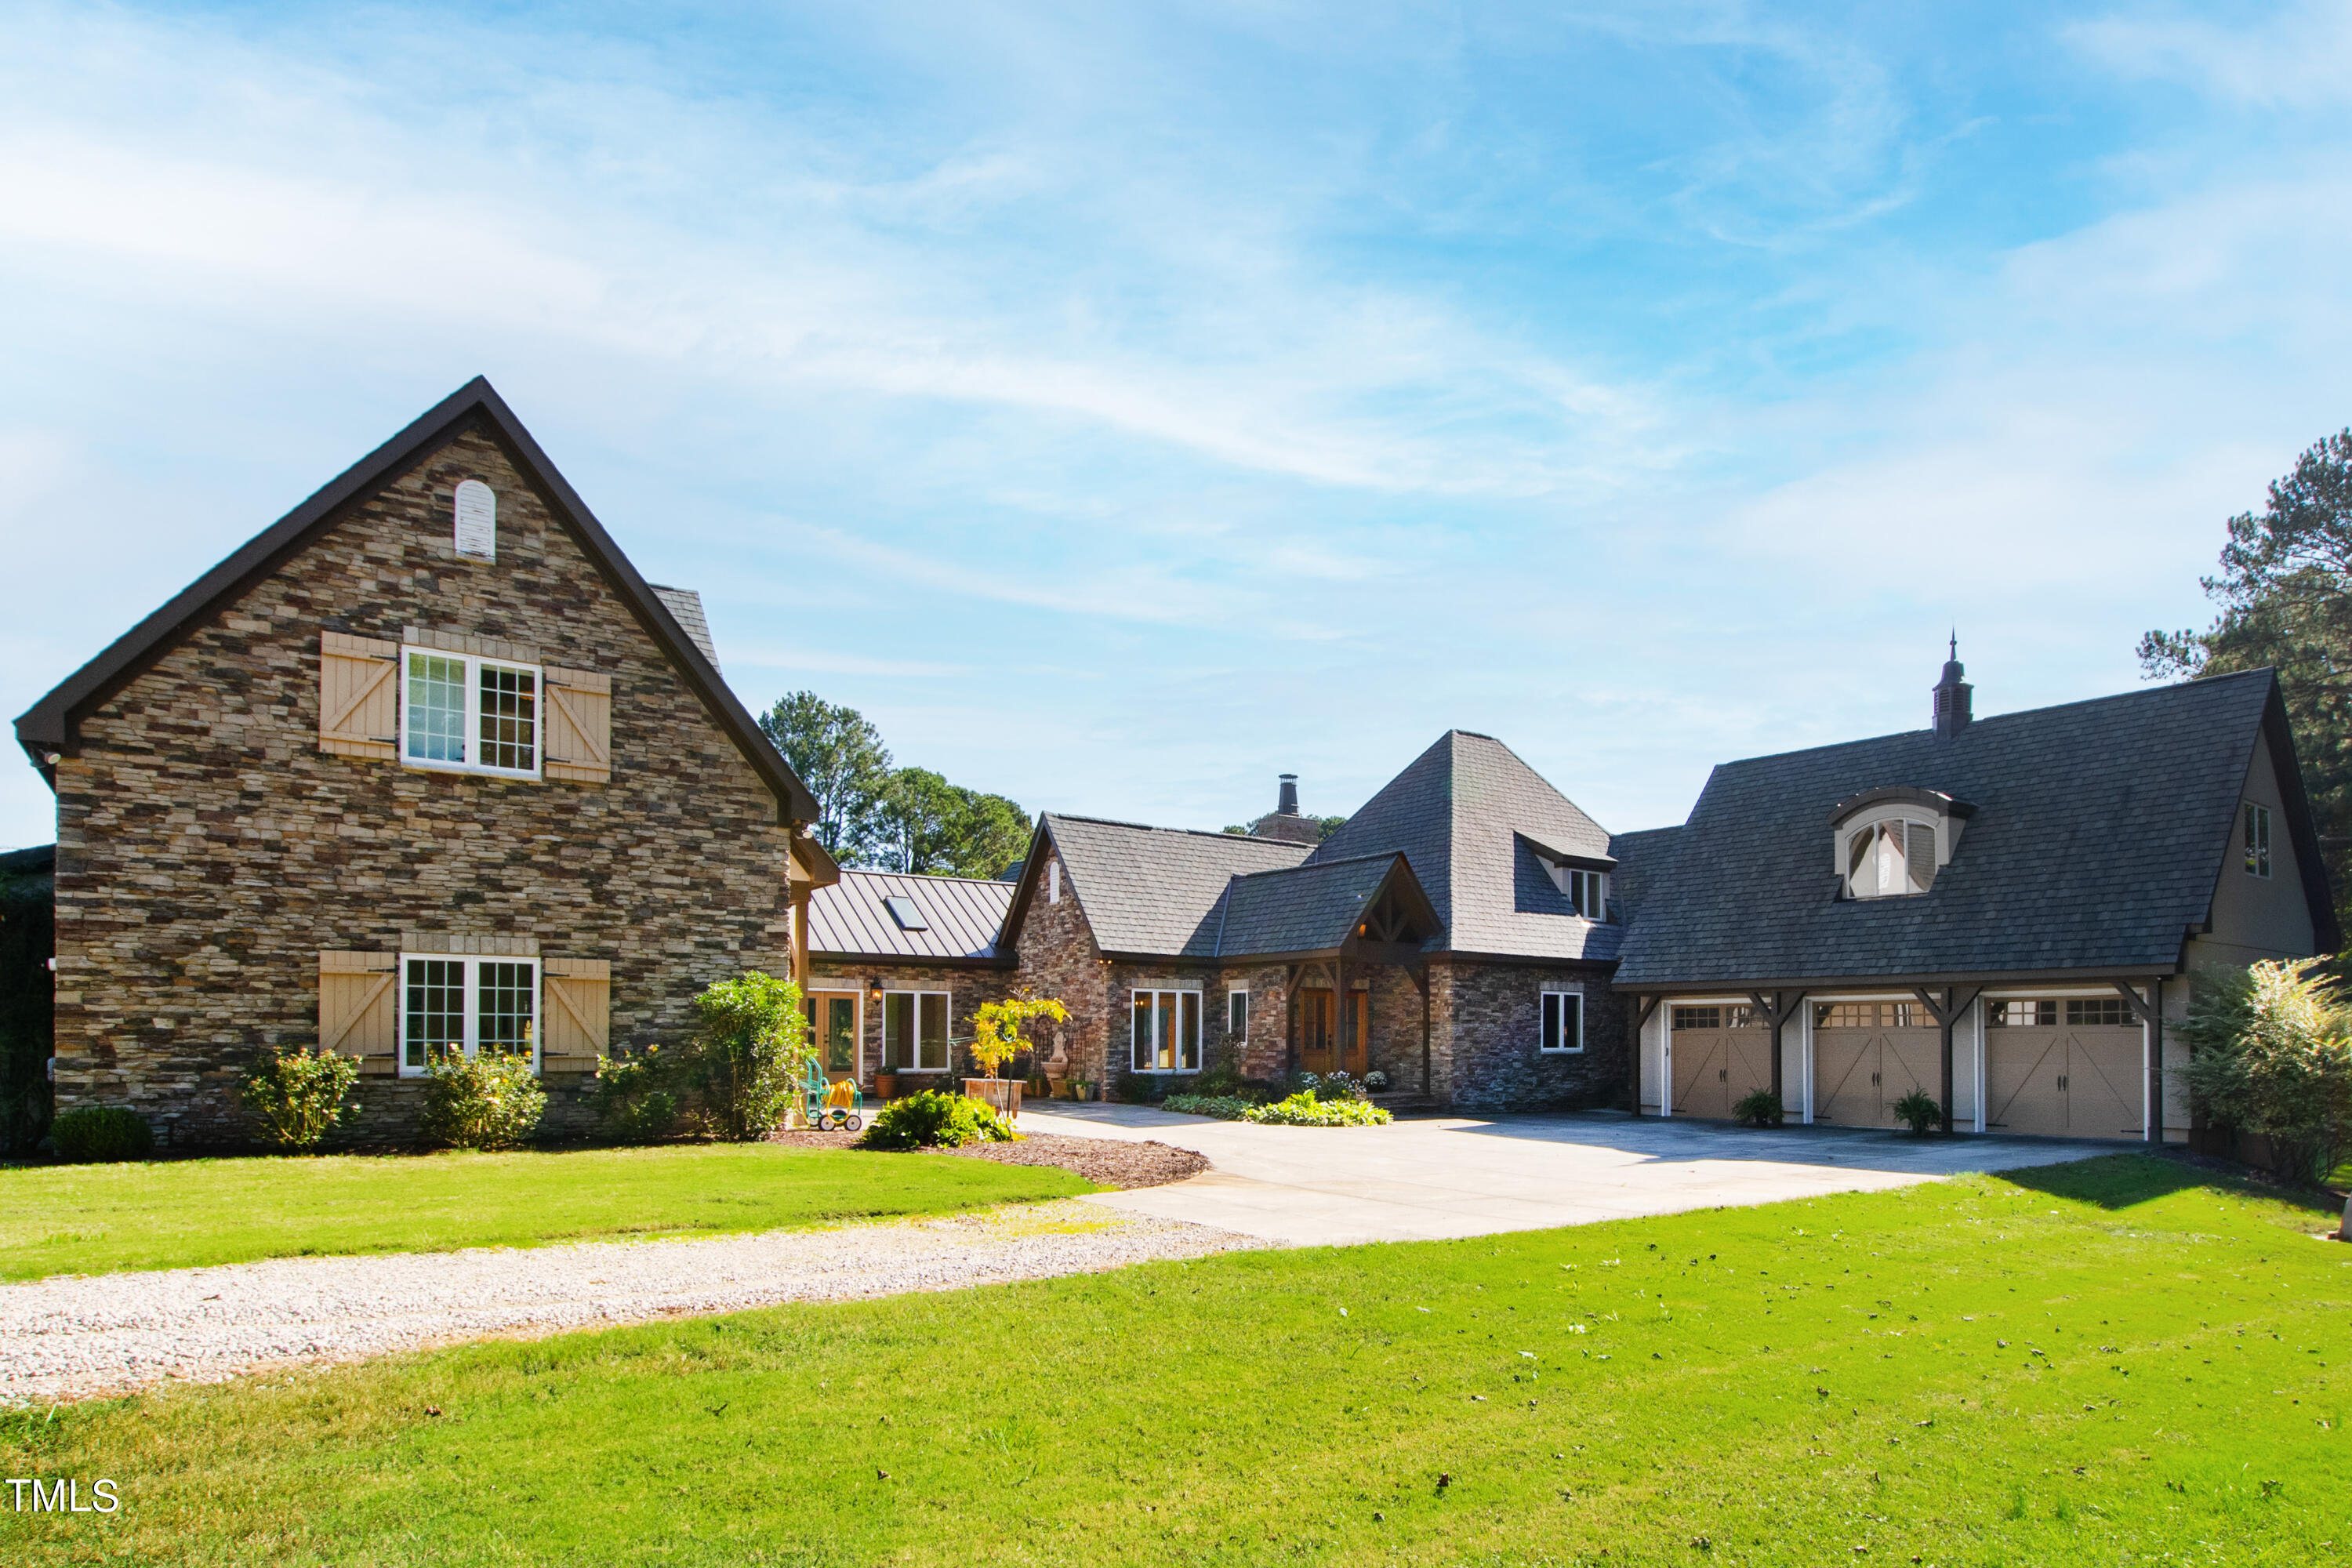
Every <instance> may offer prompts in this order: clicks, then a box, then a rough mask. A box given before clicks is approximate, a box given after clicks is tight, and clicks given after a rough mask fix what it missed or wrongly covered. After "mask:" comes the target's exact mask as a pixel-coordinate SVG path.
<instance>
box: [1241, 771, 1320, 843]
mask: <svg viewBox="0 0 2352 1568" xmlns="http://www.w3.org/2000/svg"><path fill="white" fill-rule="evenodd" d="M1322 835H1323V825H1322V824H1321V823H1319V822H1318V821H1316V820H1315V819H1314V818H1313V817H1311V816H1299V815H1298V775H1297V773H1284V774H1283V775H1282V793H1281V794H1279V795H1276V796H1275V803H1274V809H1273V810H1272V811H1269V812H1267V813H1266V814H1265V816H1261V817H1259V818H1258V819H1257V820H1256V821H1255V822H1253V823H1251V824H1250V837H1252V838H1279V839H1281V840H1283V841H1284V842H1285V843H1287V844H1313V843H1315V842H1316V841H1317V840H1318V839H1319V838H1320V837H1322Z"/></svg>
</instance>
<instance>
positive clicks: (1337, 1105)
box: [1241, 1089, 1394, 1127]
mask: <svg viewBox="0 0 2352 1568" xmlns="http://www.w3.org/2000/svg"><path fill="white" fill-rule="evenodd" d="M1241 1120H1242V1121H1255V1122H1257V1123H1259V1124H1260V1125H1262V1126H1276V1127H1385V1126H1387V1125H1388V1124H1389V1122H1390V1121H1392V1120H1394V1119H1393V1118H1392V1117H1391V1116H1390V1115H1389V1113H1388V1112H1387V1111H1386V1110H1382V1109H1381V1107H1379V1106H1377V1105H1374V1104H1371V1103H1370V1101H1368V1100H1317V1099H1316V1098H1315V1091H1314V1090H1313V1089H1300V1090H1299V1091H1298V1092H1297V1094H1294V1095H1292V1096H1291V1097H1290V1098H1289V1099H1288V1100H1276V1101H1275V1102H1274V1103H1273V1104H1272V1105H1254V1106H1252V1107H1250V1109H1249V1110H1245V1111H1244V1112H1242V1115H1241Z"/></svg>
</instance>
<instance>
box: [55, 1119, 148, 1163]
mask: <svg viewBox="0 0 2352 1568" xmlns="http://www.w3.org/2000/svg"><path fill="white" fill-rule="evenodd" d="M49 1138H50V1140H51V1141H52V1142H55V1143H56V1144H57V1147H58V1159H60V1160H63V1161H65V1162H67V1163H68V1164H75V1165H88V1164H110V1163H113V1162H115V1161H117V1160H143V1159H145V1158H146V1157H147V1156H148V1155H150V1154H152V1153H153V1152H155V1134H154V1131H152V1129H151V1128H149V1127H148V1125H147V1119H146V1118H145V1117H143V1116H142V1115H140V1114H139V1113H138V1112H137V1111H135V1110H131V1108H130V1107H129V1106H127V1105H85V1106H83V1107H82V1108H81V1109H79V1110H68V1111H67V1112H66V1113H65V1114H64V1115H63V1116H60V1117H58V1119H57V1120H56V1121H52V1122H50V1123H49Z"/></svg>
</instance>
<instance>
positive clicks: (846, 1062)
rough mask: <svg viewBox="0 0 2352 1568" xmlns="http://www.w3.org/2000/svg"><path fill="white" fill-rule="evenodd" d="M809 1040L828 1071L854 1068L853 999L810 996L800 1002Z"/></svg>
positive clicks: (854, 1024)
mask: <svg viewBox="0 0 2352 1568" xmlns="http://www.w3.org/2000/svg"><path fill="white" fill-rule="evenodd" d="M801 1009H802V1011H803V1013H804V1014H805V1015H806V1016H807V1018H808V1026H809V1039H810V1041H811V1043H812V1045H813V1046H814V1049H815V1051H816V1054H817V1058H818V1059H819V1060H820V1061H822V1062H824V1070H825V1071H827V1072H829V1073H835V1072H838V1073H854V1072H856V1070H857V998H856V997H855V996H812V997H810V998H809V999H808V1000H807V1001H805V1002H803V1003H802V1004H801Z"/></svg>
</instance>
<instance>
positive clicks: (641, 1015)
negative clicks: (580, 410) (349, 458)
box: [57, 427, 790, 1144]
mask: <svg viewBox="0 0 2352 1568" xmlns="http://www.w3.org/2000/svg"><path fill="white" fill-rule="evenodd" d="M463 479H481V480H484V481H486V482H487V483H488V485H489V486H490V487H491V489H493V490H494V491H495V492H496V494H497V497H498V547H497V560H496V562H495V563H486V562H480V561H475V560H470V559H461V558H459V557H458V556H457V554H456V552H455V551H454V550H453V548H452V541H451V512H452V505H453V491H454V489H455V487H456V486H457V483H458V482H459V481H460V480H463ZM411 627H415V628H419V629H421V630H425V631H436V632H441V633H446V634H456V635H458V636H465V637H484V638H495V639H499V640H502V641H505V642H508V643H511V644H516V645H520V646H522V647H527V648H530V649H533V650H536V651H537V654H538V656H539V658H541V659H542V660H544V661H545V662H547V663H551V664H557V665H562V666H566V667H570V668H579V669H586V670H593V671H598V672H602V673H604V674H607V675H609V676H610V677H611V678H612V681H613V691H614V698H613V714H612V752H613V759H614V767H613V776H612V780H611V782H610V783H609V784H565V783H540V782H531V781H528V780H515V779H499V778H490V777H483V776H479V775H473V774H458V773H426V772H420V771H416V770H413V769H409V768H404V767H402V766H400V765H399V764H398V763H393V762H389V761H374V760H359V759H354V758H349V757H343V756H333V755H328V754H325V753H322V752H320V749H319V735H318V731H319V720H320V713H319V693H320V633H321V632H327V631H334V632H344V633H349V634H352V635H355V636H358V637H369V638H379V639H384V640H392V641H398V640H401V639H403V637H404V634H405V632H406V629H407V628H411ZM57 791H58V879H57V891H58V905H57V916H58V997H57V1052H58V1062H57V1101H58V1109H59V1110H66V1109H69V1108H71V1107H73V1106H77V1105H84V1104H126V1105H130V1106H131V1107H133V1108H135V1109H137V1110H141V1111H142V1112H144V1113H146V1114H147V1115H148V1116H149V1117H150V1118H151V1119H152V1120H153V1121H155V1122H156V1123H157V1125H158V1129H159V1131H163V1132H164V1133H167V1134H169V1135H170V1136H171V1137H172V1138H173V1141H174V1142H180V1143H183V1144H185V1143H189V1142H199V1143H201V1142H235V1141H237V1140H239V1139H241V1138H242V1137H243V1136H244V1132H245V1126H246V1123H245V1121H244V1118H243V1115H242V1112H241V1111H240V1110H239V1108H238V1106H237V1104H236V1099H235V1097H234V1095H233V1093H232V1087H233V1085H234V1083H235V1080H236V1076H237V1074H238V1073H239V1072H240V1070H241V1069H243V1068H245V1066H246V1065H247V1063H248V1062H250V1061H251V1060H252V1059H253V1058H254V1056H255V1055H256V1053H257V1052H258V1051H260V1050H262V1049H264V1048H265V1047H274V1046H281V1045H283V1046H298V1045H308V1044H310V1043H313V1042H314V1041H315V1040H316V1039H317V1037H318V1005H319V998H318V954H319V952H320V951H322V950H358V951H386V952H390V951H397V950H399V949H400V948H401V946H402V945H403V933H404V932H414V931H427V932H445V933H448V934H450V935H454V936H488V935H501V936H511V937H523V938H535V939H536V940H537V941H538V942H539V944H540V951H541V952H543V953H544V954H546V955H548V956H551V957H573V958H599V959H606V960H609V961H610V962H611V964H612V973H613V984H612V1003H611V1007H612V1012H611V1034H612V1042H613V1044H614V1047H643V1046H646V1045H650V1044H654V1043H656V1042H659V1041H665V1040H669V1039H672V1038H675V1037H678V1036H679V1035H680V1034H681V1033H682V1032H683V1031H684V1030H685V1029H686V1028H687V1027H688V1025H689V1021H690V1018H691V1015H692V1005H691V999H692V997H693V996H694V994H695V993H696V992H698V990H700V989H701V988H702V987H703V986H704V985H706V984H709V982H711V981H713V980H716V979H719V978H721V977H723V976H726V975H729V974H733V973H740V972H741V971H743V970H746V969H754V968H757V969H765V970H767V971H769V972H771V973H779V974H782V973H789V963H790V956H789V934H790V907H789V902H788V897H787V891H786V882H785V873H784V868H785V862H786V855H787V848H786V838H785V830H784V829H783V828H782V827H781V826H778V821H777V818H778V810H777V802H776V799H775V796H774V795H773V793H772V790H771V788H770V787H769V785H768V784H765V783H764V782H762V780H761V777H760V776H759V775H758V774H757V773H755V772H754V771H753V770H752V768H751V765H750V764H749V763H747V762H746V761H745V759H744V757H743V755H742V754H741V752H739V751H738V750H737V748H736V746H735V743H734V742H733V741H732V740H730V737H729V734H728V732H727V731H725V730H724V729H722V728H721V727H720V726H719V724H718V723H717V722H716V721H714V720H713V719H712V718H711V716H710V715H709V712H708V710H706V709H705V708H704V706H703V704H702V702H701V700H700V699H699V698H698V697H697V696H696V694H695V693H694V691H693V689H691V688H690V687H689V686H688V684H687V683H686V682H685V680H684V679H682V678H681V676H680V675H679V674H678V673H677V670H676V669H675V668H673V666H672V665H671V663H670V660H669V658H668V656H667V653H666V652H665V651H664V649H663V648H662V647H661V646H660V645H659V644H658V643H657V642H656V640H655V639H654V637H652V636H651V635H650V634H649V633H647V632H646V630H645V628H644V627H643V626H641V625H640V624H639V623H638V622H637V620H636V618H635V616H634V615H633V614H632V613H631V611H630V610H629V608H628V607H627V605H625V602H624V601H623V600H621V599H620V598H619V597H618V596H617V595H614V593H613V591H612V590H611V589H610V588H609V586H608V585H607V584H606V583H605V581H604V577H603V576H602V575H601V574H600V573H599V572H598V570H597V568H596V566H595V564H594V563H593V561H592V560H591V559H590V557H589V556H588V554H587V553H586V552H584V551H583V548H582V547H581V546H580V545H579V544H578V542H576V541H575V540H574V539H573V538H572V535H571V534H569V533H568V532H567V531H564V530H563V529H562V526H560V525H559V524H558V523H557V522H556V521H555V520H554V518H553V516H552V515H551V512H550V510H549V509H548V506H547V505H546V503H545V501H544V500H542V498H541V496H539V495H538V494H536V493H535V492H534V491H533V490H532V489H531V488H530V486H529V485H528V484H527V483H526V482H525V480H524V479H523V478H522V476H521V475H520V472H518V470H517V469H516V468H515V467H514V466H513V465H512V464H511V463H510V462H509V460H508V458H507V457H506V455H505V452H504V450H503V449H502V447H499V445H498V444H496V443H495V442H493V441H492V440H491V439H489V438H488V436H486V435H484V434H481V433H479V432H478V427H475V428H469V429H467V431H464V432H461V433H460V434H458V435H457V437H455V438H453V439H452V440H450V441H449V442H448V443H446V445H444V446H442V447H439V448H438V449H437V450H436V451H434V452H433V453H431V454H430V455H429V456H427V457H426V458H424V459H422V460H421V461H420V462H418V463H417V464H416V465H415V467H414V468H411V469H409V470H408V471H407V472H404V473H402V474H400V475H399V476H397V477H396V478H394V479H390V480H389V481H387V482H386V483H384V484H383V486H382V487H381V488H380V489H377V490H376V491H375V492H374V493H373V494H372V495H369V496H367V497H365V498H363V499H362V500H358V501H356V502H355V503H354V504H352V506H350V507H348V508H346V509H345V510H344V511H343V513H342V515H341V517H340V518H339V520H338V521H333V522H331V523H330V524H328V525H326V526H325V527H324V528H323V529H322V530H320V531H318V532H317V533H315V534H313V535H312V536H311V538H310V542H309V543H308V544H307V545H306V546H304V547H303V548H301V549H299V551H297V552H295V553H294V554H293V555H292V556H291V557H290V558H289V559H287V560H285V561H284V562H282V563H279V564H278V566H276V568H275V569H274V570H272V571H271V572H270V573H269V574H268V575H267V576H265V577H263V578H262V579H261V580H259V581H258V582H257V583H255V584H252V585H251V586H250V587H248V588H247V589H246V590H245V591H243V592H242V593H241V594H240V595H238V596H237V597H236V599H235V600H234V601H233V602H230V603H228V604H226V605H223V606H221V607H218V608H216V609H215V611H214V612H212V613H211V614H210V615H208V616H205V618H204V619H203V620H202V621H201V622H200V623H199V624H197V625H196V626H194V629H193V630H192V632H191V633H190V634H189V635H187V636H185V637H183V638H182V639H181V640H180V641H179V642H178V644H177V645H176V646H174V647H172V648H171V649H170V651H168V652H167V653H165V654H163V656H162V657H161V658H159V659H157V660H156V661H155V662H154V663H152V665H150V666H149V667H148V668H146V669H145V671H144V672H143V673H142V674H140V675H138V676H137V677H135V678H134V679H131V681H130V682H129V683H128V684H127V685H126V686H124V687H123V688H122V689H121V690H120V691H118V692H116V693H115V694H114V695H113V696H112V697H111V698H110V699H108V700H106V701H105V702H103V703H102V704H100V705H99V706H98V707H97V708H95V709H94V710H92V711H90V712H89V714H88V715H87V716H86V717H85V718H84V719H83V720H82V721H81V724H80V728H79V744H78V745H76V746H75V747H73V748H72V749H71V750H70V751H69V752H68V754H67V755H66V756H65V757H64V759H63V760H62V761H61V762H60V763H58V768H57ZM550 1089H551V1101H553V1102H554V1103H552V1104H551V1124H552V1125H553V1126H554V1127H556V1128H558V1129H561V1128H563V1127H565V1126H568V1125H572V1124H574V1123H576V1121H577V1118H578V1107H577V1104H576V1100H577V1091H578V1089H579V1085H578V1084H577V1083H573V1084H569V1085H567V1084H563V1083H560V1082H559V1083H551V1085H550ZM363 1099H364V1102H365V1104H366V1106H367V1110H368V1116H369V1119H370V1121H369V1125H368V1126H367V1127H365V1128H363V1129H362V1135H363V1136H367V1135H376V1134H378V1133H379V1132H380V1134H381V1135H383V1136H394V1135H397V1134H398V1132H399V1131H400V1130H401V1129H402V1128H403V1127H404V1125H406V1122H407V1119H408V1118H410V1117H412V1116H413V1113H414V1103H413V1101H414V1099H415V1085H414V1084H413V1083H411V1082H405V1081H399V1080H392V1079H368V1080H365V1091H364V1095H363Z"/></svg>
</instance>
